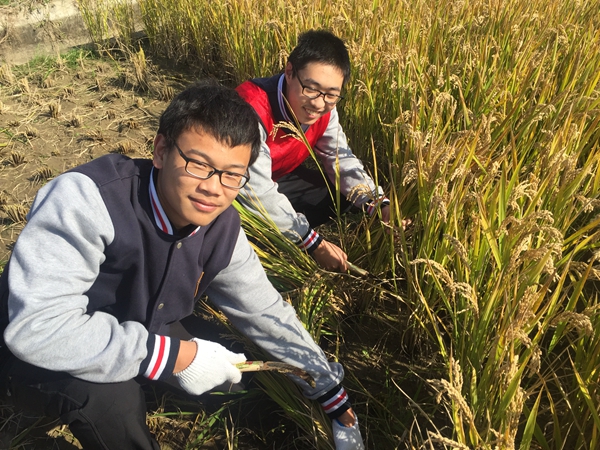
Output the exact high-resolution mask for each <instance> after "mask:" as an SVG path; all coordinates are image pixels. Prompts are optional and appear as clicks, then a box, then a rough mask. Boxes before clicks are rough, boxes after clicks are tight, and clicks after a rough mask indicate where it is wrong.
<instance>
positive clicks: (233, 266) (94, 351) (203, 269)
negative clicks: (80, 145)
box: [0, 83, 363, 450]
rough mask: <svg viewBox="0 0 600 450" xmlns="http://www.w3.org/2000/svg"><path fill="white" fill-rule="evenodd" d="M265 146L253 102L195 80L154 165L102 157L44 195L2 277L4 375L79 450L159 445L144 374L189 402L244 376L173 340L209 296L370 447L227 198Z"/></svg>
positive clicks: (215, 346) (336, 422) (174, 106)
mask: <svg viewBox="0 0 600 450" xmlns="http://www.w3.org/2000/svg"><path fill="white" fill-rule="evenodd" d="M259 147H260V134H259V129H258V122H257V119H256V115H255V113H254V111H253V110H252V108H251V107H250V106H249V105H248V104H247V103H246V102H244V101H243V100H242V99H241V98H240V97H239V95H238V94H237V93H236V92H235V91H233V90H231V89H227V88H224V87H222V86H219V85H217V84H214V83H204V84H196V85H193V86H190V87H189V88H188V89H186V90H185V91H183V92H182V93H180V94H179V95H178V96H177V97H176V98H175V99H174V100H173V101H172V102H171V104H170V105H169V107H168V108H167V109H166V110H165V112H164V113H163V114H162V116H161V118H160V124H159V129H158V133H157V136H156V138H155V140H154V157H153V160H152V161H150V160H134V159H130V158H127V157H125V156H122V155H116V154H113V155H107V156H103V157H100V158H98V159H96V160H94V161H92V162H90V163H87V164H84V165H82V166H79V167H77V168H75V169H73V170H71V171H69V172H67V173H65V174H63V175H60V176H59V177H57V178H56V179H54V180H52V181H51V182H49V183H48V184H47V185H45V186H44V187H43V188H41V189H40V191H39V192H38V194H37V196H36V199H35V201H34V203H33V205H32V207H31V211H30V212H29V216H28V223H27V225H26V226H25V228H24V229H23V231H22V232H21V235H20V236H19V239H18V240H17V243H16V244H15V247H14V250H13V253H12V255H11V259H10V261H9V263H8V264H7V266H6V268H5V270H4V272H3V274H2V278H1V279H0V300H1V307H2V311H1V314H0V318H1V319H2V324H1V325H2V329H3V330H4V333H3V340H2V342H0V344H1V345H2V347H1V348H0V350H2V353H3V355H4V356H3V362H4V363H5V367H4V376H3V378H4V379H5V381H6V383H7V388H8V393H9V394H10V396H11V398H12V400H13V402H14V403H15V404H16V405H17V406H21V407H25V408H28V407H29V408H31V407H34V408H35V409H37V412H39V413H42V414H45V415H49V416H56V417H60V419H61V420H62V421H63V422H64V423H67V424H69V426H70V429H71V431H72V432H73V434H74V435H75V436H76V437H77V438H78V439H79V441H80V442H81V443H82V445H83V447H84V448H85V449H104V450H106V449H113V450H117V449H118V450H127V449H148V450H150V449H153V450H157V449H159V446H158V443H157V442H156V440H155V439H154V438H153V437H152V436H151V434H150V431H149V430H148V427H147V426H146V421H145V413H146V409H145V402H144V397H143V392H142V390H141V388H140V383H143V380H144V379H149V380H167V379H169V378H170V377H171V376H174V377H175V379H176V380H177V381H178V382H179V384H180V386H181V387H182V388H183V389H184V390H185V391H187V392H188V393H190V394H193V395H199V394H202V393H204V392H207V391H209V390H211V389H213V388H214V387H216V386H219V385H222V384H224V383H237V382H239V381H240V379H241V373H240V372H239V370H238V369H237V368H236V367H235V364H236V363H239V362H243V361H245V359H246V357H245V356H244V355H243V354H240V353H233V352H231V351H229V350H228V349H226V348H225V347H223V346H222V345H221V344H219V343H216V342H212V341H209V340H202V339H198V338H194V339H192V340H189V341H188V340H180V339H178V338H175V337H174V336H172V335H170V334H169V330H171V327H172V326H173V324H176V323H178V322H179V321H181V320H182V319H184V318H185V317H187V316H190V315H191V314H192V311H193V309H194V303H195V301H196V299H198V297H199V296H200V295H203V294H207V295H208V297H209V299H210V300H211V301H212V303H213V304H215V305H216V306H217V307H218V308H220V309H221V310H222V311H223V312H224V313H225V314H226V315H227V317H228V318H229V319H230V320H231V322H232V323H233V324H234V325H235V326H236V327H237V328H238V329H239V330H240V331H241V332H242V333H244V334H245V335H246V336H248V337H249V338H250V339H252V340H253V341H254V342H255V343H256V344H258V345H259V346H260V347H262V348H263V349H264V350H266V351H267V352H269V353H270V354H271V355H272V356H273V357H274V358H276V359H279V360H281V361H284V362H287V363H290V364H293V365H295V366H298V367H300V368H302V369H305V370H307V371H308V372H309V373H310V374H311V375H312V376H313V377H314V378H315V380H316V387H314V388H312V387H310V386H309V385H308V384H306V383H305V382H303V381H302V380H300V379H294V381H296V382H297V383H298V384H299V385H300V386H301V387H302V389H303V391H304V394H305V395H306V396H307V397H308V398H310V399H316V400H318V401H319V402H320V403H321V404H322V405H323V407H324V408H325V410H326V412H327V413H328V414H329V416H330V417H331V419H332V421H333V428H334V437H335V445H336V448H337V449H361V448H363V444H362V439H361V436H360V432H359V430H358V422H357V420H356V416H355V415H354V413H353V411H352V408H351V407H350V403H349V402H348V396H347V395H346V393H345V391H344V389H343V388H342V387H341V385H340V382H341V380H342V378H343V369H342V367H341V366H340V365H339V364H336V363H329V362H328V361H327V360H326V358H325V355H324V353H323V351H322V350H321V349H320V348H319V347H318V346H317V345H316V344H315V342H314V341H313V340H312V338H311V337H310V336H309V335H308V333H307V332H306V330H305V329H304V328H303V326H302V324H301V323H300V322H299V321H298V320H297V318H296V315H295V312H294V310H293V308H292V307H291V306H290V305H289V304H287V303H286V302H284V301H283V300H282V298H281V296H280V295H279V294H278V293H277V291H276V290H275V289H274V288H273V287H272V286H271V284H270V283H269V281H268V280H267V277H266V275H265V273H264V271H263V269H262V267H261V265H260V263H259V261H258V259H257V257H256V255H255V253H254V252H253V250H252V248H251V247H250V245H249V244H248V241H247V240H246V236H245V235H244V233H243V232H242V230H241V228H240V221H239V216H238V214H237V212H236V211H235V209H234V208H233V207H232V206H231V203H232V201H233V200H234V199H235V197H236V196H237V194H238V191H239V189H240V188H242V187H243V186H244V185H245V184H246V182H247V181H248V167H249V166H250V165H252V163H253V162H254V161H255V160H256V157H257V154H258V150H259ZM3 389H5V388H4V387H3Z"/></svg>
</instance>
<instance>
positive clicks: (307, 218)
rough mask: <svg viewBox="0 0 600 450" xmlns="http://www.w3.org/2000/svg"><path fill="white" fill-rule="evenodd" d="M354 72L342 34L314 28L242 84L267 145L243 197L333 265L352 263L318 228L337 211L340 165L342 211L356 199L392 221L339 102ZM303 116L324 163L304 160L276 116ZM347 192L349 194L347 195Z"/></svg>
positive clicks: (341, 267) (290, 119)
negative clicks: (273, 70)
mask: <svg viewBox="0 0 600 450" xmlns="http://www.w3.org/2000/svg"><path fill="white" fill-rule="evenodd" d="M349 77H350V57H349V55H348V50H347V49H346V46H345V44H344V42H343V41H342V40H341V39H339V38H338V37H336V36H334V35H333V34H331V33H330V32H328V31H324V30H311V31H307V32H305V33H303V34H302V35H300V38H299V40H298V45H297V46H296V48H294V50H293V51H292V53H291V54H290V56H289V58H288V62H287V64H286V66H285V70H284V72H283V73H282V74H279V75H275V76H273V77H270V78H255V79H252V80H250V81H246V82H245V83H243V84H241V85H240V86H238V88H237V91H238V92H239V93H240V94H241V96H242V97H243V98H244V99H245V100H246V101H247V102H248V103H250V104H251V105H252V107H253V108H254V110H255V111H256V112H257V113H258V115H259V117H260V119H261V126H260V132H261V139H262V145H261V150H260V153H259V156H258V159H257V160H256V162H255V163H254V165H253V166H252V167H250V169H249V174H250V181H249V183H248V185H247V186H246V187H245V189H243V190H242V191H240V195H239V196H238V200H239V201H240V202H241V203H242V204H243V205H244V206H245V207H246V208H248V209H250V210H253V211H255V212H259V211H258V209H257V207H256V205H261V207H262V208H264V210H266V212H267V213H268V215H269V216H270V218H271V219H272V220H273V222H274V223H275V224H276V225H277V227H278V228H279V229H280V230H281V231H282V232H283V234H285V235H286V236H288V237H289V238H290V239H292V240H293V241H295V242H297V243H298V245H299V246H300V247H301V248H303V249H306V250H307V251H308V253H309V254H311V255H312V257H313V258H314V259H315V260H316V261H317V263H318V264H319V265H320V266H321V267H323V268H325V269H327V270H337V271H341V272H344V271H346V270H347V269H348V266H347V258H348V257H347V255H346V253H344V251H343V250H342V249H341V248H339V247H338V246H337V245H335V244H333V243H331V242H328V241H326V240H325V239H323V238H322V237H321V236H319V234H318V233H317V232H316V231H315V230H314V227H316V226H317V225H320V224H322V223H325V222H326V221H327V220H329V218H330V217H332V216H334V215H335V205H334V201H333V200H332V198H331V194H330V192H329V189H328V186H327V184H328V183H327V182H329V183H330V188H331V191H332V192H335V184H336V176H337V175H338V173H339V186H340V190H341V194H342V195H341V205H340V208H341V210H342V211H346V210H348V209H349V208H350V207H351V206H352V205H354V206H356V207H359V208H362V209H364V210H365V211H366V212H368V213H369V214H373V213H374V212H375V211H376V210H377V208H381V217H382V220H383V221H384V222H386V223H387V222H389V217H390V212H389V203H390V202H389V200H388V199H387V198H386V197H385V196H384V195H383V190H382V189H381V187H379V186H376V185H375V183H374V182H373V180H372V179H371V177H370V176H369V175H368V174H367V173H366V172H365V170H364V168H363V165H362V163H361V162H360V161H359V160H358V159H357V158H356V157H355V156H354V155H353V153H352V150H350V148H349V147H348V143H347V140H346V135H345V134H344V131H343V130H342V126H341V125H340V122H339V116H338V112H337V110H336V104H337V103H338V102H339V101H340V100H341V99H342V98H343V97H342V89H343V87H344V85H345V84H346V83H347V81H348V79H349ZM297 122H298V123H300V125H301V127H302V130H303V132H304V134H305V136H306V139H307V140H308V142H309V143H310V145H311V147H312V149H313V150H314V152H315V154H316V155H317V156H318V158H319V160H320V161H321V163H322V164H323V168H324V171H325V173H326V174H327V177H328V180H327V181H325V180H324V179H323V176H322V175H321V172H320V171H319V170H311V169H308V168H306V167H305V166H303V165H302V163H303V162H304V161H305V160H306V159H307V158H308V157H309V150H308V149H307V148H306V145H305V144H304V143H303V142H302V141H300V140H298V139H297V138H296V137H294V136H293V135H292V134H293V132H291V131H290V129H288V128H285V127H280V126H277V125H278V124H285V123H291V124H296V123H297ZM344 197H347V198H348V199H347V200H346V198H344Z"/></svg>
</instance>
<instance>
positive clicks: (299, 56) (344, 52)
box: [288, 30, 350, 84]
mask: <svg viewBox="0 0 600 450" xmlns="http://www.w3.org/2000/svg"><path fill="white" fill-rule="evenodd" d="M288 62H290V63H291V64H292V67H293V68H294V73H297V72H298V71H299V70H302V69H304V68H305V67H306V66H307V65H308V64H309V63H312V62H318V63H323V64H329V65H332V66H334V67H337V68H338V69H339V70H340V71H341V72H342V75H343V76H344V84H346V83H347V82H348V80H349V79H350V56H349V55H348V49H347V48H346V44H344V41H342V40H341V39H340V38H339V37H337V36H335V35H334V34H333V33H331V32H330V31H327V30H309V31H306V32H304V33H302V34H301V35H300V36H299V37H298V45H296V47H295V48H294V50H292V53H290V56H289V57H288Z"/></svg>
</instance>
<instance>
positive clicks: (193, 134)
mask: <svg viewBox="0 0 600 450" xmlns="http://www.w3.org/2000/svg"><path fill="white" fill-rule="evenodd" d="M177 145H178V146H179V148H181V150H182V151H183V153H184V154H185V155H186V156H187V157H188V158H192V159H195V160H197V161H201V162H205V163H207V164H210V165H211V166H213V167H215V168H216V169H219V170H226V171H230V172H236V173H240V174H245V173H246V170H247V168H248V162H249V160H250V152H251V146H250V145H249V144H248V145H240V146H237V147H233V148H232V147H229V146H228V145H227V144H224V143H222V142H219V141H217V140H216V139H215V138H214V137H213V136H211V135H210V134H208V133H204V132H203V131H202V130H199V129H192V130H187V131H184V132H183V133H181V135H180V136H179V138H178V139H177ZM153 164H154V167H155V168H157V169H159V172H158V181H157V186H156V192H157V194H158V198H159V200H160V203H161V205H162V207H163V209H164V211H165V213H166V214H167V217H168V218H169V220H170V221H171V224H172V225H173V227H175V228H177V229H181V228H183V227H185V226H187V225H190V224H193V225H202V226H205V225H208V224H209V223H211V222H212V221H213V220H215V219H216V218H217V216H218V215H219V214H221V213H222V212H223V211H225V210H226V209H227V208H228V207H229V205H231V203H232V202H233V200H234V199H235V197H236V196H237V195H238V192H239V191H238V190H237V189H232V188H228V187H225V186H223V185H222V184H221V182H220V180H219V175H218V174H214V175H213V176H211V177H210V178H209V179H207V180H201V179H199V178H196V177H193V176H192V175H190V174H188V173H187V172H186V171H185V161H184V160H183V158H182V157H181V156H180V155H179V152H178V151H177V149H175V148H172V149H169V148H167V147H166V140H165V137H164V136H163V135H161V134H159V135H157V136H156V138H155V139H154V158H153Z"/></svg>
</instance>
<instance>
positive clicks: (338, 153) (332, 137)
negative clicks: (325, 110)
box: [315, 108, 383, 207]
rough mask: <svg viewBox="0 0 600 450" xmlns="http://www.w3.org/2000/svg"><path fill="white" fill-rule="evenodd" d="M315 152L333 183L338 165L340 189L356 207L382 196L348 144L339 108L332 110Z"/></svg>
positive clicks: (380, 190) (379, 189)
mask: <svg viewBox="0 0 600 450" xmlns="http://www.w3.org/2000/svg"><path fill="white" fill-rule="evenodd" d="M315 153H316V154H317V155H318V157H319V159H320V160H321V162H322V163H323V166H324V168H325V171H326V173H327V176H328V177H329V179H330V180H331V182H332V183H333V184H334V185H335V180H336V172H337V168H338V167H339V177H340V190H341V192H342V194H344V195H345V196H346V197H347V198H348V200H349V201H351V202H352V203H353V204H354V205H355V206H358V207H363V206H364V205H365V204H366V203H368V202H373V201H375V200H378V199H380V198H381V197H383V190H382V189H381V187H379V186H376V185H375V182H374V181H373V179H372V178H371V177H370V176H369V175H368V174H367V172H366V171H365V169H364V167H363V164H362V162H361V161H360V160H359V159H358V158H357V157H356V156H355V155H354V154H353V153H352V150H351V149H350V147H349V146H348V141H347V139H346V135H345V134H344V130H343V129H342V126H341V125H340V120H339V115H338V112H337V109H336V108H334V109H333V110H332V111H331V114H330V118H329V124H328V125H327V129H326V130H325V133H324V134H323V136H321V138H319V140H318V141H317V142H316V144H315ZM353 191H355V192H353Z"/></svg>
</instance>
